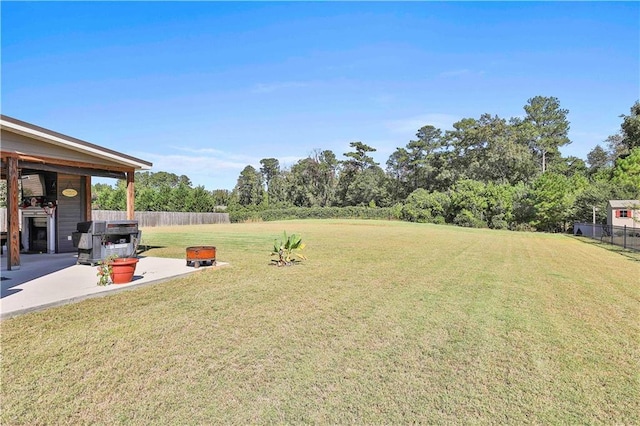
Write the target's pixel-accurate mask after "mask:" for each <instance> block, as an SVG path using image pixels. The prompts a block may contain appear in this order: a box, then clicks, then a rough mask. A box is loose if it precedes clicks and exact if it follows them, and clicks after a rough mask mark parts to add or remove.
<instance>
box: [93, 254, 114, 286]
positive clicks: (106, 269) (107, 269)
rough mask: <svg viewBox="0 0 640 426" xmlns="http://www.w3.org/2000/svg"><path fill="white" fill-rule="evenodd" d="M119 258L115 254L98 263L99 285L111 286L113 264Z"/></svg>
mask: <svg viewBox="0 0 640 426" xmlns="http://www.w3.org/2000/svg"><path fill="white" fill-rule="evenodd" d="M117 257H118V256H117V255H115V254H113V255H111V256H107V257H105V258H104V259H103V260H102V261H100V262H98V273H97V274H96V276H97V277H98V285H102V286H104V285H109V284H111V282H112V281H111V275H112V274H113V268H112V266H111V263H112V262H113V260H114V259H115V258H117Z"/></svg>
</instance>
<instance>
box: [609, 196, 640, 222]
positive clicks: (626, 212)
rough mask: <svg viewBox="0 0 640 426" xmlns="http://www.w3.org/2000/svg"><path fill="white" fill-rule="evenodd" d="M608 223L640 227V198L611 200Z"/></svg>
mask: <svg viewBox="0 0 640 426" xmlns="http://www.w3.org/2000/svg"><path fill="white" fill-rule="evenodd" d="M607 225H612V226H627V227H632V228H633V227H639V228H640V200H609V202H608V203H607Z"/></svg>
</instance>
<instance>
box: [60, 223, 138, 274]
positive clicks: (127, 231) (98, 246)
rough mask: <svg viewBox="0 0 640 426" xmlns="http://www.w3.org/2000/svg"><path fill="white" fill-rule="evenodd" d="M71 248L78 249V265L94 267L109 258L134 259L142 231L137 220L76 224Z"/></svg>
mask: <svg viewBox="0 0 640 426" xmlns="http://www.w3.org/2000/svg"><path fill="white" fill-rule="evenodd" d="M76 229H77V232H73V233H72V236H71V238H72V239H73V246H74V247H77V248H78V263H83V264H85V265H91V266H93V265H95V264H96V263H98V262H102V261H103V260H104V259H106V258H107V257H109V256H117V257H135V256H136V251H137V250H138V243H139V242H140V238H141V236H142V231H140V230H139V229H138V221H137V220H114V221H99V220H94V221H88V222H78V225H77V227H76Z"/></svg>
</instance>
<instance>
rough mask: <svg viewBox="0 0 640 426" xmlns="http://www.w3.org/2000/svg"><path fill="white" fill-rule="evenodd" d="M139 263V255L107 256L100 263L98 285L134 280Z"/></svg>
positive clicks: (124, 282)
mask: <svg viewBox="0 0 640 426" xmlns="http://www.w3.org/2000/svg"><path fill="white" fill-rule="evenodd" d="M137 263H138V258H137V257H122V258H120V257H118V256H117V255H111V256H108V257H106V258H105V259H104V260H103V261H102V262H100V263H99V264H98V265H99V266H98V274H97V275H98V285H107V284H109V283H111V284H126V283H129V282H131V281H133V274H134V273H135V270H136V264H137Z"/></svg>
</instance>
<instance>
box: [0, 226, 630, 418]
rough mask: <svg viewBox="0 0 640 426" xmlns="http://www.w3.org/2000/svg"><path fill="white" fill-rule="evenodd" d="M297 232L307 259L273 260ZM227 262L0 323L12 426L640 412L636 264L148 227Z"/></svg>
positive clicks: (431, 242)
mask: <svg viewBox="0 0 640 426" xmlns="http://www.w3.org/2000/svg"><path fill="white" fill-rule="evenodd" d="M283 230H286V231H287V232H289V233H291V232H296V233H300V234H302V236H303V239H304V241H305V242H306V243H307V248H306V249H305V252H306V255H307V257H308V260H307V261H304V262H303V263H302V264H300V265H296V266H293V267H286V268H277V267H273V266H270V265H269V262H270V257H269V252H270V249H271V247H272V244H273V240H274V239H275V238H277V237H279V236H280V235H281V233H282V231H283ZM143 235H144V243H145V244H147V245H149V246H151V247H153V248H150V249H149V250H148V251H147V252H146V253H145V254H146V255H150V256H164V257H177V258H184V257H185V248H186V247H187V246H190V245H215V246H216V247H217V254H218V260H220V261H225V262H230V264H231V265H230V266H229V267H226V268H218V269H205V270H201V271H199V272H197V273H194V274H191V275H190V276H188V277H185V278H182V279H176V280H173V281H169V282H164V283H161V284H157V285H152V286H145V287H141V288H138V289H135V290H132V291H127V292H120V293H117V294H114V295H111V296H108V297H104V298H96V299H90V300H86V301H83V302H80V303H77V304H74V305H67V306H63V307H59V308H54V309H49V310H46V311H42V312H37V313H32V314H28V315H24V316H20V317H16V318H12V319H8V320H5V321H3V322H2V323H1V327H2V330H1V331H2V336H1V339H2V341H1V342H2V365H1V369H2V370H1V372H2V377H1V378H2V395H1V397H2V412H1V417H0V423H1V424H3V425H13V424H29V425H33V424H65V423H66V424H172V425H178V424H220V423H236V424H257V423H259V424H262V423H320V424H345V423H357V424H374V423H375V424H381V423H384V424H400V423H402V424H406V423H500V424H502V423H510V424H520V423H562V424H567V423H569V424H585V423H588V424H594V423H596V424H598V423H599V424H639V423H640V415H639V413H640V402H639V401H640V344H639V341H640V259H639V256H634V255H629V254H628V253H624V252H615V251H611V250H607V249H606V247H605V246H601V245H596V244H593V243H590V242H587V241H585V240H581V239H576V238H573V237H568V236H562V235H547V234H532V233H513V232H501V231H489V230H473V229H464V228H456V227H449V226H435V225H419V224H410V223H401V222H383V221H346V220H345V221H339V220H334V221H311V220H310V221H287V222H269V223H249V224H231V225H211V226H198V227H179V228H178V227H176V228H154V229H145V230H144V233H143Z"/></svg>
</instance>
